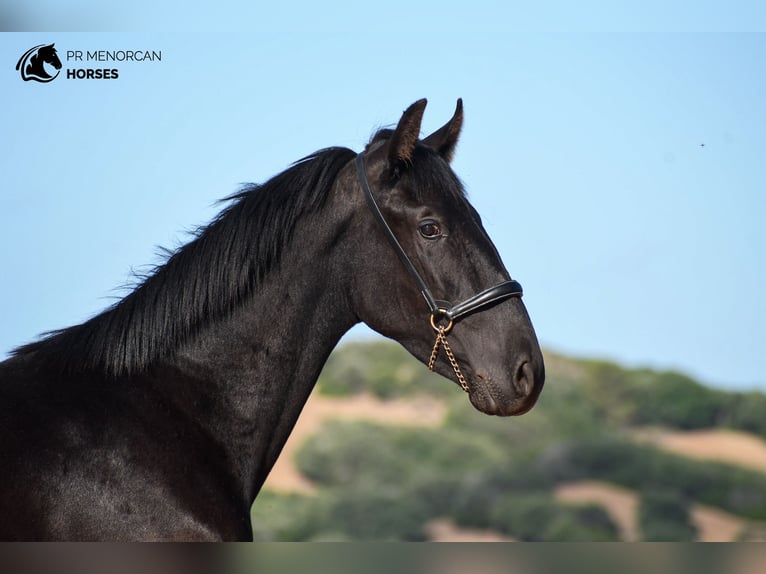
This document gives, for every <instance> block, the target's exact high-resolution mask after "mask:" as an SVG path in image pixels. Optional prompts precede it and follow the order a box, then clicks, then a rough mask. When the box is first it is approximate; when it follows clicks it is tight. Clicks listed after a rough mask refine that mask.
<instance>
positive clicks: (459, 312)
mask: <svg viewBox="0 0 766 574" xmlns="http://www.w3.org/2000/svg"><path fill="white" fill-rule="evenodd" d="M356 173H357V175H358V176H359V183H361V185H362V190H363V191H364V197H365V199H366V200H367V205H368V207H369V208H370V211H372V214H373V215H374V216H375V219H376V220H377V221H378V223H380V225H381V227H382V228H383V231H384V233H385V235H386V237H387V238H388V241H389V242H390V243H391V246H392V247H393V248H394V251H395V252H396V254H397V255H398V256H399V259H400V260H401V262H402V263H403V264H404V267H405V268H406V269H407V272H408V273H409V274H410V275H411V276H412V278H413V279H414V280H415V283H416V284H417V286H418V289H419V290H420V293H421V294H422V295H423V298H424V299H425V300H426V304H427V305H428V310H429V311H430V313H431V326H432V327H433V329H434V330H435V331H437V332H438V331H439V329H440V327H438V326H437V323H438V322H439V321H440V320H442V319H446V320H447V321H448V322H449V325H448V326H447V327H441V329H443V331H444V333H443V334H444V335H446V333H448V332H449V330H450V329H451V328H452V323H453V322H454V321H457V320H458V319H460V318H461V317H465V316H466V315H468V314H470V313H473V312H474V311H478V310H479V309H481V308H483V307H486V306H488V305H491V304H493V303H498V302H500V301H504V300H505V299H508V298H509V297H521V296H522V294H523V290H522V288H521V284H519V282H518V281H513V280H508V281H503V282H502V283H499V284H497V285H495V286H494V287H490V288H488V289H485V290H484V291H480V292H479V293H476V295H472V296H471V297H468V299H465V300H464V301H461V302H460V303H455V304H454V305H453V304H452V303H450V302H448V301H440V300H437V299H435V298H434V296H433V294H432V293H431V290H430V289H429V288H428V285H426V282H425V281H424V280H423V277H422V276H421V275H420V273H418V270H417V269H415V266H414V265H413V264H412V261H411V260H410V258H409V257H408V256H407V254H406V253H405V252H404V249H403V248H402V245H401V244H400V243H399V241H398V240H397V239H396V236H395V235H394V232H393V231H392V230H391V227H390V226H389V225H388V222H387V221H386V218H385V217H383V214H382V213H381V211H380V207H378V204H377V202H376V201H375V198H374V197H373V195H372V190H371V189H370V183H369V181H368V180H367V173H366V171H365V167H364V157H363V154H362V153H360V154H358V155H357V156H356Z"/></svg>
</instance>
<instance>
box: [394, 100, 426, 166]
mask: <svg viewBox="0 0 766 574" xmlns="http://www.w3.org/2000/svg"><path fill="white" fill-rule="evenodd" d="M426 103H427V100H426V99H425V98H423V99H422V100H418V101H417V102H415V103H414V104H412V105H411V106H410V107H409V108H407V109H406V110H405V111H404V113H403V114H402V118H401V119H400V120H399V124H398V125H397V126H396V129H395V130H394V133H393V135H392V136H391V139H389V143H388V165H389V168H390V169H391V170H392V171H394V172H397V171H398V170H399V169H400V168H402V167H405V166H406V165H407V164H408V163H410V162H411V161H412V152H414V151H415V146H416V145H417V143H418V140H419V139H420V122H421V121H422V120H423V112H424V111H425V109H426Z"/></svg>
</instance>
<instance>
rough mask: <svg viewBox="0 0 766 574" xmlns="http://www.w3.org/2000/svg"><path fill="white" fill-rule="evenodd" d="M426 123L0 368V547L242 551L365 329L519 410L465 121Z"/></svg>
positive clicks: (476, 401)
mask: <svg viewBox="0 0 766 574" xmlns="http://www.w3.org/2000/svg"><path fill="white" fill-rule="evenodd" d="M424 109H425V100H421V101H419V102H416V103H415V104H413V105H412V106H411V107H410V108H408V110H407V111H406V112H405V113H404V115H403V116H402V119H401V120H400V122H399V124H398V126H397V127H396V129H395V130H381V131H379V132H378V133H377V134H376V135H375V136H374V137H373V138H372V140H371V141H370V143H369V144H368V145H367V147H366V149H365V151H364V152H363V153H362V154H360V155H359V156H358V159H357V160H356V162H355V161H354V159H355V154H354V152H352V151H351V150H348V149H345V148H328V149H324V150H321V151H318V152H316V153H315V154H313V155H310V156H308V157H306V158H304V159H302V160H300V161H298V162H297V163H295V164H294V165H293V166H292V167H290V168H288V169H287V170H286V171H284V172H282V173H280V174H279V175H276V176H275V177H274V178H272V179H271V180H269V181H268V182H266V183H265V184H263V185H251V186H248V187H246V188H244V189H243V190H241V192H240V193H237V194H236V195H233V196H231V197H230V198H228V199H229V200H230V203H229V204H228V206H227V207H226V208H225V209H224V210H223V211H222V212H221V213H220V215H218V217H216V218H215V220H213V221H212V222H211V223H210V224H209V225H207V226H206V227H204V228H202V229H201V230H200V231H199V232H198V234H197V235H196V237H195V238H194V239H193V240H192V241H191V242H190V243H188V244H187V245H185V246H183V247H181V248H180V249H178V250H177V251H176V252H175V253H173V254H172V255H171V256H169V258H168V259H167V261H166V262H165V263H164V264H163V265H162V266H160V267H158V268H157V270H156V271H155V272H154V273H153V274H151V276H149V277H148V278H146V279H145V280H144V281H143V282H142V284H141V285H139V286H138V287H137V288H136V289H135V290H134V291H133V292H132V293H130V294H129V295H127V296H126V297H125V298H124V299H122V300H121V301H119V302H118V303H116V304H115V305H114V306H113V307H111V308H110V309H108V310H106V311H104V312H103V313H101V314H100V315H97V316H95V317H93V318H92V319H90V320H89V321H86V322H85V323H82V324H80V325H76V326H73V327H70V328H67V329H63V330H61V331H57V332H53V333H50V334H48V335H47V336H46V337H45V338H44V339H42V340H40V341H37V342H34V343H31V344H29V345H26V346H23V347H21V348H19V349H17V350H16V351H15V352H14V355H13V357H12V358H10V359H8V360H6V361H5V362H2V363H0V460H2V472H0V539H5V540H10V539H17V540H18V539H22V540H42V539H48V540H49V539H68V540H104V539H108V540H247V539H251V538H252V531H251V526H250V517H249V511H250V507H251V505H252V503H253V501H254V499H255V497H256V495H257V494H258V491H259V489H260V488H261V485H262V484H263V482H264V480H265V479H266V476H267V475H268V473H269V471H270V469H271V468H272V466H273V465H274V463H275V461H276V460H277V457H278V456H279V453H280V450H281V449H282V446H283V445H284V444H285V441H286V440H287V437H288V435H289V434H290V432H291V430H292V428H293V425H294V424H295V422H296V420H297V418H298V415H299V414H300V412H301V409H302V408H303V405H304V403H305V402H306V399H307V398H308V396H309V393H310V392H311V390H312V388H313V386H314V384H315V382H316V380H317V377H318V376H319V372H320V370H321V369H322V366H323V365H324V363H325V360H326V359H327V357H328V355H329V354H330V352H331V351H332V349H333V347H334V346H335V345H336V343H337V342H338V340H339V339H340V337H341V336H342V335H343V334H344V333H345V332H346V331H347V330H348V329H349V328H350V327H351V326H352V325H354V324H355V323H358V322H360V321H363V322H365V323H366V324H367V325H369V326H371V327H372V328H373V329H375V330H376V331H378V332H380V333H382V334H383V335H385V336H387V337H391V338H393V339H395V340H397V341H399V342H400V343H401V344H402V345H403V346H404V347H406V348H407V349H408V350H409V351H410V352H411V353H412V354H413V355H414V356H415V357H417V358H419V359H420V360H422V361H424V362H426V361H427V360H428V358H429V356H431V354H432V350H433V351H436V352H435V353H434V355H435V356H434V357H433V359H432V365H431V366H432V367H433V368H434V370H436V371H437V372H440V373H441V374H443V375H444V376H445V377H448V378H451V379H453V381H455V382H459V383H460V384H461V386H463V387H464V389H465V390H466V391H467V392H468V396H469V398H470V400H471V402H472V403H473V405H474V406H475V407H476V408H477V409H479V410H481V411H483V412H485V413H488V414H495V415H517V414H521V413H524V412H526V411H527V410H529V409H530V408H532V406H533V405H534V403H535V401H536V400H537V397H538V395H539V393H540V391H541V388H542V386H543V379H544V368H543V360H542V355H541V352H540V349H539V346H538V343H537V340H536V338H535V333H534V331H533V329H532V325H531V323H530V320H529V317H528V315H527V312H526V310H525V308H524V305H523V304H522V302H521V299H520V297H519V295H520V294H521V293H520V289H519V287H518V284H517V283H515V282H514V281H510V278H509V276H508V273H507V271H506V270H505V268H504V266H503V264H502V262H501V261H500V258H499V256H498V253H497V251H496V249H495V247H494V246H493V244H492V242H491V241H490V239H489V237H488V236H487V234H486V232H485V231H484V229H483V228H482V225H481V221H480V219H479V216H478V214H477V213H476V211H475V210H474V209H473V208H472V207H471V205H470V204H469V203H468V201H467V200H466V197H465V195H464V192H463V189H462V187H461V184H460V182H459V180H458V178H457V177H456V176H455V174H454V173H453V172H452V170H451V169H450V167H449V163H448V162H449V160H450V158H451V156H452V153H453V151H454V149H455V145H456V143H457V139H458V135H459V132H460V127H461V124H462V115H463V114H462V103H461V102H460V101H458V107H457V110H456V112H455V115H454V116H453V118H452V119H451V120H450V121H449V122H448V123H447V124H446V125H445V126H444V127H442V128H441V129H439V130H438V131H436V132H435V133H433V134H432V135H430V136H429V137H427V138H426V139H424V140H422V141H420V140H419V131H420V121H421V118H422V115H423V111H424ZM366 194H369V197H366ZM376 210H377V213H376ZM389 233H390V234H389ZM394 243H395V244H396V245H394V248H393V249H392V244H394ZM397 246H398V247H397ZM397 249H400V251H397ZM403 263H404V264H403ZM408 265H409V266H411V267H412V269H408ZM412 273H414V275H413V274H412ZM421 283H422V284H423V285H421ZM492 286H494V287H492ZM487 288H489V289H487ZM424 289H425V291H424ZM482 290H483V291H482ZM477 292H479V294H478V295H477V296H473V294H474V293H477ZM424 298H425V299H426V300H425V301H424ZM429 298H430V300H429ZM466 299H467V300H466ZM447 300H452V301H463V303H460V304H458V305H454V306H451V305H449V304H447V303H446V302H445V301H447ZM432 303H433V304H435V305H436V307H435V308H434V309H431V306H432ZM453 323H454V326H453V325H452V324H453ZM434 338H436V339H437V347H442V348H444V347H446V350H448V351H449V352H448V353H445V352H444V350H441V349H439V348H436V349H434ZM453 363H454V364H453ZM372 519H374V517H373V518H372Z"/></svg>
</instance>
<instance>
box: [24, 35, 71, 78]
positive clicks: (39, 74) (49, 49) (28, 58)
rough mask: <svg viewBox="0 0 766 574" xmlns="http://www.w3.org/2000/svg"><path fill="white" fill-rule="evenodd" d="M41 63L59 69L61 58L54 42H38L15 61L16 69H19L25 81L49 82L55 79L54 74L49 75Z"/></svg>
mask: <svg viewBox="0 0 766 574" xmlns="http://www.w3.org/2000/svg"><path fill="white" fill-rule="evenodd" d="M43 64H50V65H51V66H53V67H54V68H56V69H57V70H60V69H61V60H59V56H58V52H56V48H55V47H54V44H48V45H47V46H46V45H45V44H40V45H39V46H35V47H34V48H30V49H29V50H27V51H26V52H25V53H24V55H23V56H21V58H19V61H18V62H17V63H16V69H17V70H19V71H21V77H22V79H23V80H24V81H25V82H28V81H29V80H34V81H36V82H51V81H53V80H55V79H56V77H57V76H58V72H56V75H54V76H51V75H50V74H49V73H48V71H47V70H46V69H45V66H44V65H43Z"/></svg>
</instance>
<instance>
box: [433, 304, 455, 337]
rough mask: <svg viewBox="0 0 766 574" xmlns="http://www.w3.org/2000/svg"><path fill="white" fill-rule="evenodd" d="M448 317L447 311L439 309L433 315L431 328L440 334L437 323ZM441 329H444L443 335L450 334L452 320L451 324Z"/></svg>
mask: <svg viewBox="0 0 766 574" xmlns="http://www.w3.org/2000/svg"><path fill="white" fill-rule="evenodd" d="M437 315H438V316H439V319H437V318H436V317H437ZM446 316H447V310H446V309H437V310H436V312H435V313H431V328H432V329H433V330H434V331H436V332H437V333H438V332H439V329H440V327H438V326H437V325H436V321H437V320H441V318H442V317H446ZM441 329H443V330H442V334H444V335H446V334H447V333H449V332H450V330H452V319H450V320H449V323H447V326H446V327H441Z"/></svg>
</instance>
